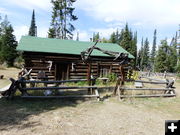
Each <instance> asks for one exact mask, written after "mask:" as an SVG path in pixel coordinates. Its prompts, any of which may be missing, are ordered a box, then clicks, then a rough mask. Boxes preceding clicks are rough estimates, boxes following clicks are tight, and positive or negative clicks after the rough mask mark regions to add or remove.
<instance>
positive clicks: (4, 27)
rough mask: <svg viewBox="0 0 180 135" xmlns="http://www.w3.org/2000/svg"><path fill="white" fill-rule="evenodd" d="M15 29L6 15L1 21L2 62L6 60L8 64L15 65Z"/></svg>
mask: <svg viewBox="0 0 180 135" xmlns="http://www.w3.org/2000/svg"><path fill="white" fill-rule="evenodd" d="M13 31H14V30H13V27H12V26H11V24H10V23H9V21H8V19H7V17H5V19H4V21H3V22H2V23H1V35H0V62H1V63H3V62H6V63H7V65H8V66H13V63H14V60H15V58H16V57H17V52H16V46H17V42H16V40H15V36H14V35H13Z"/></svg>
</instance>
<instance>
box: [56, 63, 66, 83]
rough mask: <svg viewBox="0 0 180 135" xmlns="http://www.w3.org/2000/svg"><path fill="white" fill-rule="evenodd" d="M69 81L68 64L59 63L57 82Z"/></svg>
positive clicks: (57, 66) (57, 65)
mask: <svg viewBox="0 0 180 135" xmlns="http://www.w3.org/2000/svg"><path fill="white" fill-rule="evenodd" d="M67 79H68V64H67V63H57V64H56V80H67Z"/></svg>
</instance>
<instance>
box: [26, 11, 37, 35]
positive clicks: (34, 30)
mask: <svg viewBox="0 0 180 135" xmlns="http://www.w3.org/2000/svg"><path fill="white" fill-rule="evenodd" d="M28 35H29V36H37V26H36V22H35V12H34V10H33V13H32V19H31V26H30V28H29V34H28Z"/></svg>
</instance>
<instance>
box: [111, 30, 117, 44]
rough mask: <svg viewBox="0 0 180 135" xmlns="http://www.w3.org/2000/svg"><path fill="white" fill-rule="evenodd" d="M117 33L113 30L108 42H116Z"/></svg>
mask: <svg viewBox="0 0 180 135" xmlns="http://www.w3.org/2000/svg"><path fill="white" fill-rule="evenodd" d="M116 36H117V35H116V34H115V32H113V33H112V34H111V36H110V39H109V42H110V43H117V37H116Z"/></svg>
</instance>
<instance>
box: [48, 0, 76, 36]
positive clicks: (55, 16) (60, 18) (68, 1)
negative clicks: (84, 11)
mask: <svg viewBox="0 0 180 135" xmlns="http://www.w3.org/2000/svg"><path fill="white" fill-rule="evenodd" d="M75 1H76V0H51V3H52V4H53V12H52V21H51V27H50V28H49V31H48V37H50V38H60V39H72V38H73V34H72V32H73V31H74V30H75V27H74V25H73V24H72V23H71V22H72V21H75V20H77V19H78V18H77V16H75V15H74V14H73V12H74V9H75V8H73V7H72V6H73V3H74V2H75Z"/></svg>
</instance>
